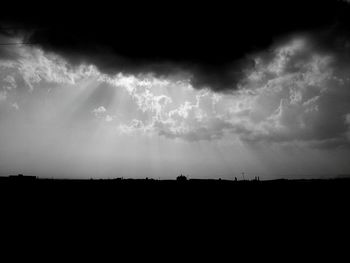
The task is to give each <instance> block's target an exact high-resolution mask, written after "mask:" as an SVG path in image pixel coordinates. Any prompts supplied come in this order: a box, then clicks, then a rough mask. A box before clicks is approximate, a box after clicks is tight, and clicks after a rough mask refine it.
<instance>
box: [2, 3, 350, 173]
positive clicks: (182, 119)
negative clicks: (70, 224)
mask: <svg viewBox="0 0 350 263" xmlns="http://www.w3.org/2000/svg"><path fill="white" fill-rule="evenodd" d="M245 2H246V1H245ZM253 3H254V4H253ZM289 5H290V6H289V8H288V9H286V7H285V6H283V5H282V6H281V5H280V4H278V2H277V1H256V2H254V1H252V3H249V4H245V3H244V1H242V2H241V1H238V4H235V6H234V8H233V9H230V12H228V11H227V8H224V7H222V6H221V7H216V6H214V7H205V6H204V7H201V9H200V8H199V7H198V6H195V8H194V9H193V8H192V6H191V7H188V8H184V6H182V5H180V6H174V7H167V8H168V9H167V8H165V9H161V10H162V11H164V10H165V11H167V10H171V11H167V12H168V13H165V14H163V13H160V14H159V13H158V11H155V10H154V9H153V6H152V5H150V6H147V8H146V9H143V7H139V8H138V9H136V10H132V11H133V12H131V11H130V9H128V8H129V7H127V6H121V7H119V9H113V10H112V11H108V10H109V9H108V7H106V6H104V5H103V4H101V5H99V6H98V7H95V6H93V7H91V9H88V10H80V12H79V13H78V12H77V9H78V8H80V6H79V5H77V6H72V7H71V8H70V9H69V10H70V11H65V13H62V12H61V9H60V8H62V10H63V9H64V8H66V6H65V5H62V7H59V8H58V9H55V11H51V12H47V10H45V11H43V10H42V9H36V8H35V7H36V6H31V10H32V12H28V10H27V11H26V13H25V14H23V13H22V12H19V11H18V10H16V12H14V13H11V12H9V13H7V14H6V15H4V16H3V17H4V18H3V19H0V25H1V26H0V44H1V45H0V175H2V176H6V175H9V174H18V173H23V174H31V175H37V176H40V177H49V178H114V177H124V178H145V177H149V178H156V179H158V178H161V179H174V178H175V177H176V176H178V175H179V174H185V175H187V176H188V177H190V178H222V179H233V178H234V177H238V178H239V179H240V178H241V174H242V172H244V173H245V177H246V178H248V179H249V178H250V179H251V178H253V177H254V176H260V178H261V179H278V178H328V177H336V176H338V175H341V174H350V162H349V153H350V147H349V146H350V102H349V101H350V86H349V84H350V59H349V58H350V57H349V55H350V53H349V51H350V41H349V40H350V38H349V32H350V31H349V25H350V23H349V21H348V18H347V15H349V14H350V5H349V4H348V3H347V1H313V0H311V1H310V3H309V4H304V5H303V6H301V5H302V1H299V0H298V1H293V2H290V4H289ZM252 6H253V7H254V8H252ZM272 7H274V8H272ZM301 7H303V8H301ZM96 8H97V10H95V9H96ZM169 8H170V9H169ZM24 10H25V8H24ZM100 10H101V11H103V13H102V14H101V13H100ZM123 10H129V11H128V12H122V11H123ZM140 10H144V12H141V11H140ZM183 10H185V11H183ZM193 10H196V12H195V13H193V12H192V11H193ZM148 11H149V14H148V15H147V12H148ZM180 11H181V12H183V13H179V12H180ZM248 11H249V12H248ZM282 11H283V12H282ZM23 12H24V11H23ZM92 12H94V13H95V16H93V17H94V19H91V17H92V16H91V15H92ZM113 12H116V13H118V14H120V15H119V16H117V17H116V16H112V13H113ZM38 13H40V14H42V15H41V16H40V17H39V18H38V16H37V14H38ZM145 13H146V14H145ZM212 13H214V14H216V15H213V14H212ZM63 14H64V17H65V18H64V19H62V16H63ZM97 14H99V15H97ZM86 17H89V18H90V19H88V20H87V19H85V18H86ZM149 17H151V18H150V19H148V20H145V19H147V18H149ZM58 18H60V19H58ZM311 18H312V19H311ZM129 20H132V21H133V22H130V21H129ZM160 21H162V26H163V27H161V26H160V25H159V24H160ZM198 21H199V22H198ZM122 22H123V23H124V24H123V23H122Z"/></svg>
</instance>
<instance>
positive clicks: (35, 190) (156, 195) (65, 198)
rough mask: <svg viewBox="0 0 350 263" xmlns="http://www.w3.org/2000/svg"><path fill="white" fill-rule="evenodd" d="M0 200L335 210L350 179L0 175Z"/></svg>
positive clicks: (349, 187)
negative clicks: (77, 178) (289, 207)
mask: <svg viewBox="0 0 350 263" xmlns="http://www.w3.org/2000/svg"><path fill="white" fill-rule="evenodd" d="M0 191H1V195H2V200H3V201H5V202H6V201H8V202H18V203H22V202H23V203H24V202H31V203H33V204H40V203H45V204H47V205H50V204H54V203H62V204H66V205H71V204H75V205H77V206H79V205H82V206H83V205H86V206H88V205H94V204H99V205H101V206H103V205H112V206H113V207H120V206H123V205H136V206H137V205H139V204H142V205H145V206H157V205H162V206H165V207H166V206H171V205H178V206H182V207H184V208H186V207H199V206H207V207H210V206H213V207H219V206H225V208H226V209H228V210H230V209H235V208H239V207H255V208H261V207H264V206H266V207H267V206H278V207H281V208H283V207H288V205H299V206H303V207H305V206H310V208H312V207H313V206H323V207H327V206H336V205H341V204H345V203H346V204H347V203H348V200H350V198H349V197H350V179H349V178H342V179H329V180H271V181H229V180H195V179H193V180H184V181H179V180H153V179H137V180H133V179H121V178H117V179H110V180H55V179H37V178H35V177H29V176H12V177H0Z"/></svg>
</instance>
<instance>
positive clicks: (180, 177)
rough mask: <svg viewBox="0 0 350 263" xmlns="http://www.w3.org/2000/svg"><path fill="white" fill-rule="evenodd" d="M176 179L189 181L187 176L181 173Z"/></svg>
mask: <svg viewBox="0 0 350 263" xmlns="http://www.w3.org/2000/svg"><path fill="white" fill-rule="evenodd" d="M176 181H179V182H184V181H187V177H186V176H184V175H182V174H181V175H180V176H178V177H176Z"/></svg>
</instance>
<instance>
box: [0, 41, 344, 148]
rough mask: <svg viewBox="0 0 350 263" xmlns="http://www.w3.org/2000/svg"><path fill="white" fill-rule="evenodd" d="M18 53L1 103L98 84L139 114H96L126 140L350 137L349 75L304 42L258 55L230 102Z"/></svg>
mask: <svg viewBox="0 0 350 263" xmlns="http://www.w3.org/2000/svg"><path fill="white" fill-rule="evenodd" d="M13 53H14V54H16V55H17V56H14V57H16V59H12V60H6V61H4V60H3V61H0V67H2V68H3V69H9V68H11V69H12V70H13V71H14V72H13V74H7V75H6V76H5V77H4V78H3V80H2V82H3V83H6V85H4V87H5V88H3V90H1V91H0V100H6V99H7V98H8V97H9V96H8V94H9V92H12V91H13V89H15V88H16V87H17V85H18V83H19V79H20V78H22V81H24V82H25V83H26V84H27V85H28V86H29V87H30V88H31V89H34V88H35V87H36V86H37V85H39V84H40V83H55V84H57V85H71V86H72V87H74V86H75V85H76V84H77V83H78V82H79V81H84V80H86V79H89V78H94V79H95V80H96V81H98V82H105V83H108V84H110V85H112V86H113V87H115V88H116V89H118V90H119V89H122V90H124V91H125V93H126V94H127V96H128V98H126V99H127V100H128V103H129V104H131V103H133V107H136V110H133V111H129V112H127V113H126V114H125V116H122V117H121V118H119V115H118V118H115V115H114V114H115V112H114V109H113V108H111V107H109V106H108V110H107V109H106V108H105V107H104V106H99V107H97V108H95V109H93V110H92V114H93V115H94V116H95V117H96V118H98V119H101V120H104V121H106V122H111V125H117V127H118V130H120V131H122V132H123V133H133V132H136V131H139V132H142V133H150V134H159V135H161V136H165V137H168V138H182V139H185V140H214V139H216V140H217V139H221V138H223V137H225V136H226V135H233V136H236V137H237V138H239V139H241V140H242V141H245V142H249V143H256V142H269V143H282V142H284V143H285V142H287V143H294V142H302V143H310V144H311V142H312V144H313V145H320V144H322V143H323V142H330V141H332V143H333V145H335V143H334V142H339V144H341V143H342V142H343V141H344V139H346V136H347V131H348V123H345V122H344V116H347V115H346V114H348V112H350V106H349V99H350V92H349V91H348V88H347V87H348V86H349V79H348V77H347V76H348V73H349V72H350V67H349V65H348V66H347V67H348V68H342V71H340V70H339V69H337V68H336V67H334V63H335V61H336V60H337V59H338V58H336V57H334V55H332V54H325V53H324V52H319V51H318V50H317V48H316V47H315V46H314V45H313V44H312V42H311V41H310V40H309V39H307V38H305V37H297V38H294V39H290V40H289V41H287V42H285V43H284V44H283V45H280V46H278V47H276V48H275V49H273V50H272V51H269V52H265V53H264V52H262V53H261V54H258V55H256V56H255V57H254V60H255V61H256V65H255V67H254V68H253V69H251V71H250V72H248V73H247V75H246V78H245V79H244V81H242V82H241V83H242V84H241V85H240V88H239V89H238V90H236V91H233V92H232V93H230V94H218V93H214V92H213V91H211V90H197V89H194V88H193V87H192V86H191V84H190V82H189V80H188V79H187V78H186V77H185V76H184V78H183V79H182V80H181V79H179V78H176V79H175V78H173V79H172V78H171V77H168V78H160V77H155V76H153V75H152V74H144V75H142V74H139V75H131V74H130V75H125V74H122V73H118V74H116V75H114V76H111V75H106V74H102V73H101V72H99V71H98V70H97V69H96V68H95V67H93V66H86V65H81V66H79V67H72V66H71V65H69V63H68V62H67V61H65V60H64V59H62V58H61V57H59V56H57V55H54V54H48V53H45V52H43V51H42V50H40V49H39V48H35V47H34V48H33V47H27V46H26V47H24V46H15V47H14V50H13ZM214 90H215V89H214ZM130 107H131V106H130ZM15 108H16V107H15ZM90 109H91V108H90ZM118 114H119V113H118ZM126 116H127V117H126ZM112 121H113V122H112Z"/></svg>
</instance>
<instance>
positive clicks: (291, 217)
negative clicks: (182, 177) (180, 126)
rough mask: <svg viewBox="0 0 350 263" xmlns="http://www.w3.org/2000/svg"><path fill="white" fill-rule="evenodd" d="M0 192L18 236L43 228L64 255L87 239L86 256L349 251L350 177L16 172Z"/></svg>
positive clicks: (24, 239) (47, 243) (45, 239)
mask: <svg viewBox="0 0 350 263" xmlns="http://www.w3.org/2000/svg"><path fill="white" fill-rule="evenodd" d="M0 197H1V199H0V200H1V220H5V222H4V223H3V224H2V230H9V231H10V234H9V235H8V236H7V238H9V239H8V240H11V242H12V243H11V244H17V243H18V242H20V243H21V244H25V246H26V245H28V244H32V243H33V241H32V239H33V237H40V242H39V243H34V244H35V246H40V247H41V248H42V247H49V249H52V247H54V248H59V253H58V254H60V253H61V252H62V251H66V248H67V247H71V248H72V249H73V250H75V248H76V246H81V245H82V244H84V245H83V247H84V252H83V253H85V255H86V253H87V250H86V249H87V247H89V246H91V247H90V248H89V249H91V251H94V249H95V248H96V247H97V246H102V247H103V249H104V250H107V251H109V252H110V253H111V254H112V255H114V256H115V255H119V254H115V253H121V252H122V251H124V250H123V249H124V248H127V249H132V250H133V251H134V252H133V253H131V254H128V256H129V257H131V258H132V257H134V256H141V257H142V258H143V257H144V254H140V251H142V248H147V249H148V252H152V253H151V254H152V258H153V257H154V255H157V254H158V253H159V251H163V252H165V251H167V252H166V253H168V255H171V257H176V255H183V253H184V251H190V252H191V253H192V254H193V253H194V254H196V255H201V256H202V257H206V256H205V255H207V254H208V253H210V252H214V251H216V252H215V253H213V254H214V258H212V259H213V260H215V262H217V261H218V258H219V257H220V256H221V255H228V256H230V257H232V258H235V257H236V255H237V253H239V252H240V253H242V251H245V250H244V249H246V250H248V252H247V253H246V252H243V255H244V257H245V258H249V257H250V256H255V257H261V254H258V253H257V251H258V250H257V249H259V248H260V251H261V250H263V251H264V253H268V254H269V257H270V256H271V255H275V256H276V255H277V254H276V251H279V252H280V251H287V252H286V253H289V254H286V255H288V257H290V256H291V255H294V254H298V253H300V251H304V250H305V251H308V252H309V253H310V254H311V255H312V256H314V255H315V253H316V254H317V253H318V254H319V255H321V254H320V253H323V252H322V251H328V250H329V247H330V246H335V247H336V248H337V249H338V250H341V251H346V250H342V249H343V248H342V247H341V246H344V245H345V246H346V244H347V243H346V241H345V242H343V241H342V240H346V239H348V236H349V232H348V230H349V229H348V225H349V222H350V221H349V216H348V212H349V210H350V208H349V207H350V206H349V200H350V198H349V197H350V180H349V179H332V180H275V181H237V182H234V181H225V180H187V181H175V180H172V181H163V180H160V181H158V180H121V179H116V180H48V179H34V178H17V177H14V178H0ZM344 238H345V239H344ZM61 240H63V241H61ZM57 243H59V244H57ZM37 244H39V245H37ZM52 244H55V246H53V245H52ZM92 244H93V245H92ZM311 246H316V250H315V251H314V250H311V249H310V247H311ZM194 247H197V248H198V247H199V250H196V249H194ZM214 247H215V248H216V249H218V248H219V249H218V250H214V249H213V248H214ZM106 248H107V249H106ZM324 248H325V249H324ZM89 249H88V251H90V250H89ZM217 251H219V252H217ZM153 252H154V253H153ZM270 252H271V253H270ZM198 253H199V254H198ZM259 253H261V252H259ZM100 255H103V254H100ZM333 255H334V254H332V257H333ZM99 257H100V256H99ZM180 259H181V258H180Z"/></svg>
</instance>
